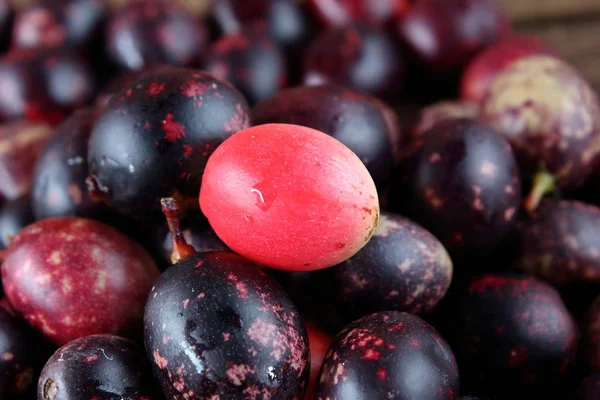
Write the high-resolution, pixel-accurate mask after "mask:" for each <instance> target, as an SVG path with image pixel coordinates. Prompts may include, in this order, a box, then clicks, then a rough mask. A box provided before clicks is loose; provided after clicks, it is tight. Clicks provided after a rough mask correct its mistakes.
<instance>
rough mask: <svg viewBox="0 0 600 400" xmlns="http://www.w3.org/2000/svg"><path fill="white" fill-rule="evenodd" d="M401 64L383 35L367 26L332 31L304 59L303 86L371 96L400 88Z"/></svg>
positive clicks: (320, 38) (315, 41) (321, 38)
mask: <svg viewBox="0 0 600 400" xmlns="http://www.w3.org/2000/svg"><path fill="white" fill-rule="evenodd" d="M403 74H404V66H403V60H402V59H401V57H400V55H399V54H398V52H397V51H396V48H395V47H394V44H393V42H392V40H391V39H390V38H389V37H388V36H387V35H386V34H385V32H384V31H382V30H380V29H378V28H376V27H370V26H366V25H356V26H347V27H340V28H332V29H330V30H327V31H325V32H323V33H321V34H320V35H319V36H317V37H316V38H315V40H314V41H313V42H312V44H311V45H310V47H309V48H308V49H307V51H306V53H305V55H304V83H306V84H309V85H317V84H322V83H338V84H341V85H345V86H349V87H351V88H353V89H357V90H361V91H364V92H367V93H371V94H374V95H379V96H382V95H392V94H394V93H395V92H396V91H397V90H398V89H399V88H400V86H401V83H402V78H403Z"/></svg>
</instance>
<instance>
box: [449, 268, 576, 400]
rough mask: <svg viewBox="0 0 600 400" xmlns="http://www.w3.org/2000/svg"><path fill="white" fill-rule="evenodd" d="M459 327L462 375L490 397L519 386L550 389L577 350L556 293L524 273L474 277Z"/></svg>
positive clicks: (573, 331) (571, 325) (573, 332)
mask: <svg viewBox="0 0 600 400" xmlns="http://www.w3.org/2000/svg"><path fill="white" fill-rule="evenodd" d="M458 325H459V326H458V332H457V333H458V335H457V337H458V341H459V343H457V347H458V348H460V354H461V357H460V358H459V361H460V362H461V364H463V363H464V368H463V365H461V368H463V369H461V370H462V371H463V372H465V374H464V375H463V376H464V377H465V379H466V380H467V381H469V380H471V381H472V382H474V381H477V382H478V383H480V384H481V386H482V387H483V388H485V389H486V390H488V391H489V393H490V394H493V395H495V396H499V395H501V394H502V393H505V392H510V391H513V390H521V388H522V387H533V388H536V389H538V390H542V389H543V390H546V389H549V388H551V387H552V385H553V384H555V383H558V382H560V379H558V378H559V377H560V376H561V375H563V374H564V373H565V372H566V371H567V370H568V369H569V367H570V366H571V365H572V363H573V361H574V359H575V354H576V352H577V342H578V329H577V324H576V323H575V321H574V320H573V317H572V316H571V314H569V311H568V310H567V308H566V307H565V305H564V303H563V301H562V299H561V298H560V295H559V294H558V292H557V291H556V290H555V289H554V288H553V287H552V286H550V285H548V284H546V283H543V282H541V281H539V280H537V279H535V278H532V277H529V276H526V275H511V274H488V275H485V276H483V277H480V278H478V279H475V280H474V281H473V282H472V283H471V285H470V287H469V289H468V291H467V293H466V295H465V297H464V299H463V301H462V304H461V308H460V317H459V320H458ZM466 371H469V372H470V374H472V375H469V374H467V373H466ZM508 382H510V385H507V383H508ZM523 390H524V389H523ZM499 398H505V397H499ZM508 398H511V397H508Z"/></svg>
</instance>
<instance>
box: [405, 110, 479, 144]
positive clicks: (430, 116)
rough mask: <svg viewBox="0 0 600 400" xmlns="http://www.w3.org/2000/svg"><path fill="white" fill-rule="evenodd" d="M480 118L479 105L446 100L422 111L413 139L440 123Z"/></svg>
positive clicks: (415, 126)
mask: <svg viewBox="0 0 600 400" xmlns="http://www.w3.org/2000/svg"><path fill="white" fill-rule="evenodd" d="M477 118H479V105H478V104H477V103H471V102H468V101H456V100H445V101H440V102H438V103H434V104H431V105H429V106H427V107H425V108H423V109H422V110H421V112H420V113H419V118H418V119H417V121H416V122H415V124H414V126H413V128H412V132H411V135H412V139H413V140H414V139H417V138H419V137H421V136H422V135H424V134H425V133H427V132H428V131H429V130H431V128H433V127H434V126H435V125H437V124H439V123H440V122H443V121H446V120H449V119H472V120H475V119H477Z"/></svg>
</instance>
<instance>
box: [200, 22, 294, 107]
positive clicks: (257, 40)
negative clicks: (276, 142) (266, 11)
mask: <svg viewBox="0 0 600 400" xmlns="http://www.w3.org/2000/svg"><path fill="white" fill-rule="evenodd" d="M203 65H204V67H203V68H204V69H205V70H206V71H208V72H210V73H211V74H213V75H214V76H216V77H217V78H220V79H223V80H226V81H228V82H230V83H231V84H233V85H234V86H235V87H236V88H238V89H239V90H240V91H241V92H242V93H243V94H244V95H245V96H246V98H247V99H248V101H249V102H250V103H251V104H254V103H256V102H258V101H261V100H263V99H265V98H267V97H270V96H272V95H274V94H275V93H277V92H278V91H279V90H281V89H282V88H284V87H285V86H286V84H287V71H286V63H285V56H284V54H283V52H282V51H281V50H280V49H279V47H278V46H277V44H276V43H275V42H274V41H273V40H271V39H270V38H269V36H268V35H267V32H266V31H265V30H264V29H262V28H259V27H253V28H248V29H245V30H244V31H242V32H239V33H230V34H228V35H225V36H222V37H221V38H219V39H218V40H217V41H216V42H214V43H213V44H212V45H211V47H210V48H209V50H208V51H207V53H206V55H205V57H204V63H203Z"/></svg>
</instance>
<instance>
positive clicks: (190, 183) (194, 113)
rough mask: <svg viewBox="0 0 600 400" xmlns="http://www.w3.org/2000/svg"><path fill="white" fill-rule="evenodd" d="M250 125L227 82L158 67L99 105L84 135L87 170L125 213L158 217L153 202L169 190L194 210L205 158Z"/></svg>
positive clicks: (245, 108) (237, 95)
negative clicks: (87, 140) (88, 135)
mask: <svg viewBox="0 0 600 400" xmlns="http://www.w3.org/2000/svg"><path fill="white" fill-rule="evenodd" d="M249 124H250V122H249V110H248V105H247V103H246V100H245V99H244V98H243V96H242V95H241V94H240V93H239V92H238V91H237V90H236V89H235V88H234V87H233V86H231V85H230V84H228V83H226V82H223V81H221V80H219V79H216V78H215V77H213V76H212V75H210V74H207V73H204V72H201V71H195V70H187V69H172V68H167V69H160V70H159V71H157V72H154V73H150V74H148V75H145V76H144V77H143V78H142V79H141V80H139V81H137V83H136V84H135V86H133V87H129V88H126V89H124V90H123V91H122V92H121V93H120V94H119V95H117V97H116V98H114V99H113V100H112V101H111V102H110V104H109V105H108V106H107V107H106V108H105V109H104V111H103V112H102V114H101V115H100V117H99V118H98V120H97V121H96V124H95V126H94V129H93V131H92V136H91V138H90V145H89V167H90V172H91V174H92V176H93V177H94V179H95V180H96V184H97V186H98V190H99V191H101V192H103V194H104V196H105V197H106V200H107V202H108V204H109V205H110V206H112V207H114V208H116V209H117V210H119V211H120V212H122V213H124V214H126V215H129V216H132V217H136V218H140V219H150V218H153V217H156V216H160V199H161V198H162V197H165V196H173V195H174V196H176V197H177V198H178V199H180V200H181V199H190V201H189V204H188V207H192V206H193V207H194V208H196V209H197V207H198V206H197V203H196V198H197V196H198V191H199V189H200V180H201V177H202V173H203V172H204V167H205V165H206V162H207V160H208V157H209V156H210V155H211V154H212V152H213V151H214V149H215V148H216V147H217V146H219V145H220V144H221V143H222V142H223V141H224V140H225V139H227V138H228V137H229V136H231V135H232V134H234V133H236V132H237V131H239V130H242V129H244V128H247V127H248V126H249ZM116 144H118V146H117V145H116ZM182 206H183V207H184V208H188V207H185V206H186V204H185V203H184V204H182Z"/></svg>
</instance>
